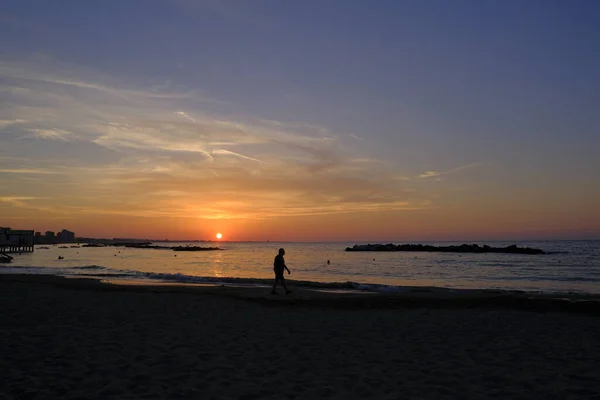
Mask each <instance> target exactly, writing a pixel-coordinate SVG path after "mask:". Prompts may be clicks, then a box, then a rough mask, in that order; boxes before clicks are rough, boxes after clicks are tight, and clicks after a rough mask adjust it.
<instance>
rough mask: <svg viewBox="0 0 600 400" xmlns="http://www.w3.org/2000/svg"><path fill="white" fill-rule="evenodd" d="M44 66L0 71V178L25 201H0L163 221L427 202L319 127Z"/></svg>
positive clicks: (393, 173)
mask: <svg viewBox="0 0 600 400" xmlns="http://www.w3.org/2000/svg"><path fill="white" fill-rule="evenodd" d="M41 65H45V64H43V63H42V64H41ZM56 69H57V68H56V67H52V66H51V67H49V68H41V67H35V68H34V67H32V66H31V65H25V66H23V65H22V64H19V65H18V67H15V66H10V65H7V63H0V78H5V77H6V78H7V79H5V80H3V87H4V88H7V90H5V91H2V92H0V100H2V101H3V104H6V107H3V108H2V109H1V110H0V118H1V121H4V122H5V125H6V126H10V133H11V137H17V138H18V139H21V140H18V141H13V142H9V141H7V140H6V138H5V137H0V147H1V148H3V149H6V150H5V151H6V152H7V154H12V155H14V156H15V157H14V158H13V159H8V158H6V157H5V158H2V156H1V153H0V172H4V175H3V176H2V179H3V180H4V182H5V183H8V182H10V186H11V187H14V188H15V189H16V190H20V189H22V190H20V191H19V193H26V194H31V197H23V198H17V197H7V198H6V199H5V200H4V201H3V203H5V204H9V205H14V206H20V207H24V206H26V205H27V203H33V202H34V201H35V199H39V198H41V197H51V198H50V199H47V200H45V201H44V206H48V208H47V210H48V211H47V212H48V213H51V214H53V215H58V214H60V215H64V216H67V215H84V214H86V213H88V214H89V213H98V214H102V213H105V214H116V215H132V216H159V217H173V218H174V217H181V218H187V217H189V216H196V217H201V218H270V217H277V216H292V215H321V214H338V213H352V212H371V211H382V210H388V211H390V210H396V211H400V210H414V209H422V208H427V207H430V206H431V204H430V203H429V199H428V194H427V192H425V191H421V189H419V190H416V189H415V190H413V191H407V190H406V189H407V186H406V185H407V182H408V181H407V179H408V178H405V177H404V176H402V174H401V173H399V171H397V170H396V168H394V167H392V166H390V165H388V164H387V163H385V162H382V161H380V160H377V159H374V158H372V157H366V156H365V155H364V154H361V151H360V149H353V148H349V147H346V145H347V144H348V143H346V142H347V141H344V140H341V139H343V138H344V137H345V136H346V135H345V134H341V135H338V136H336V135H334V134H332V133H331V132H330V131H329V129H327V128H326V127H321V126H317V125H314V124H309V123H297V122H293V123H289V122H284V121H276V120H273V119H268V120H267V119H261V118H252V117H248V116H238V117H237V118H236V117H232V116H225V115H223V114H222V113H218V112H216V111H214V110H211V108H210V104H207V103H206V102H205V101H204V99H203V98H202V96H199V95H197V94H196V93H195V92H184V93H183V94H180V93H179V92H177V91H176V90H169V87H170V85H171V84H170V82H168V81H167V82H166V83H165V84H164V85H160V86H156V85H153V86H147V88H146V89H144V88H143V87H142V85H139V84H138V85H137V86H135V87H128V85H123V84H119V82H117V79H115V78H106V77H104V79H105V80H103V79H102V78H103V77H102V76H101V75H99V74H94V73H92V74H89V75H86V74H83V75H82V76H80V75H78V74H77V73H75V72H77V70H75V72H72V73H70V74H69V76H68V77H64V76H62V75H60V73H58V72H56ZM40 70H43V71H44V72H43V73H41V72H39V71H40ZM173 110H179V111H173ZM183 110H185V111H183ZM191 115H193V117H191ZM6 121H9V122H6ZM33 139H47V141H44V142H42V141H40V140H33ZM75 139H76V140H75ZM51 141H61V142H64V144H63V143H61V144H60V146H56V145H54V144H53V143H52V142H51ZM14 142H17V143H16V144H15V143H14ZM9 146H13V147H12V148H13V149H14V151H13V152H10V153H8V152H9V151H11V150H10V147H9ZM42 146H44V147H42ZM24 148H27V150H26V151H25V152H21V153H18V151H19V150H20V149H21V151H23V150H22V149H24ZM33 153H35V154H36V155H38V156H37V157H32V155H31V154H33ZM11 175H14V177H12V178H11ZM37 175H40V176H39V177H38V176H37ZM26 179H30V180H32V179H33V180H35V185H33V184H32V182H31V181H27V182H25V180H26ZM423 190H427V189H423ZM28 207H32V208H33V205H31V204H29V206H28ZM38 209H39V208H38Z"/></svg>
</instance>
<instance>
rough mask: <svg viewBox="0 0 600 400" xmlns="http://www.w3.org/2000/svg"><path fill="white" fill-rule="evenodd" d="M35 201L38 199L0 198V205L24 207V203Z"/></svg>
mask: <svg viewBox="0 0 600 400" xmlns="http://www.w3.org/2000/svg"><path fill="white" fill-rule="evenodd" d="M36 199H38V198H37V197H30V196H0V203H8V204H10V205H13V206H16V207H26V204H25V202H26V201H29V200H36Z"/></svg>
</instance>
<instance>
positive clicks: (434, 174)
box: [419, 163, 481, 179]
mask: <svg viewBox="0 0 600 400" xmlns="http://www.w3.org/2000/svg"><path fill="white" fill-rule="evenodd" d="M479 166H481V163H472V164H467V165H463V166H460V167H456V168H452V169H450V170H448V171H443V172H440V171H426V172H424V173H422V174H420V175H419V178H422V179H427V178H434V177H440V176H442V175H450V174H455V173H457V172H461V171H464V170H467V169H471V168H475V167H479Z"/></svg>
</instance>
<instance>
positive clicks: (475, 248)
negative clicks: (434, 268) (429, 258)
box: [346, 243, 546, 254]
mask: <svg viewBox="0 0 600 400" xmlns="http://www.w3.org/2000/svg"><path fill="white" fill-rule="evenodd" d="M346 251H415V252H434V251H435V252H446V253H507V254H546V253H545V252H544V251H543V250H540V249H534V248H531V247H519V246H517V245H515V244H513V245H511V246H507V247H491V246H488V245H483V246H480V245H478V244H461V245H460V246H456V245H452V246H431V245H425V244H397V245H395V244H391V243H389V244H355V245H354V246H352V247H346Z"/></svg>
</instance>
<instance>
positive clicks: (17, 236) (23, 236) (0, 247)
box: [0, 228, 34, 253]
mask: <svg viewBox="0 0 600 400" xmlns="http://www.w3.org/2000/svg"><path fill="white" fill-rule="evenodd" d="M33 234H34V231H32V230H31V231H30V230H13V229H10V228H0V252H2V253H28V252H32V251H33V244H34V237H33Z"/></svg>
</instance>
